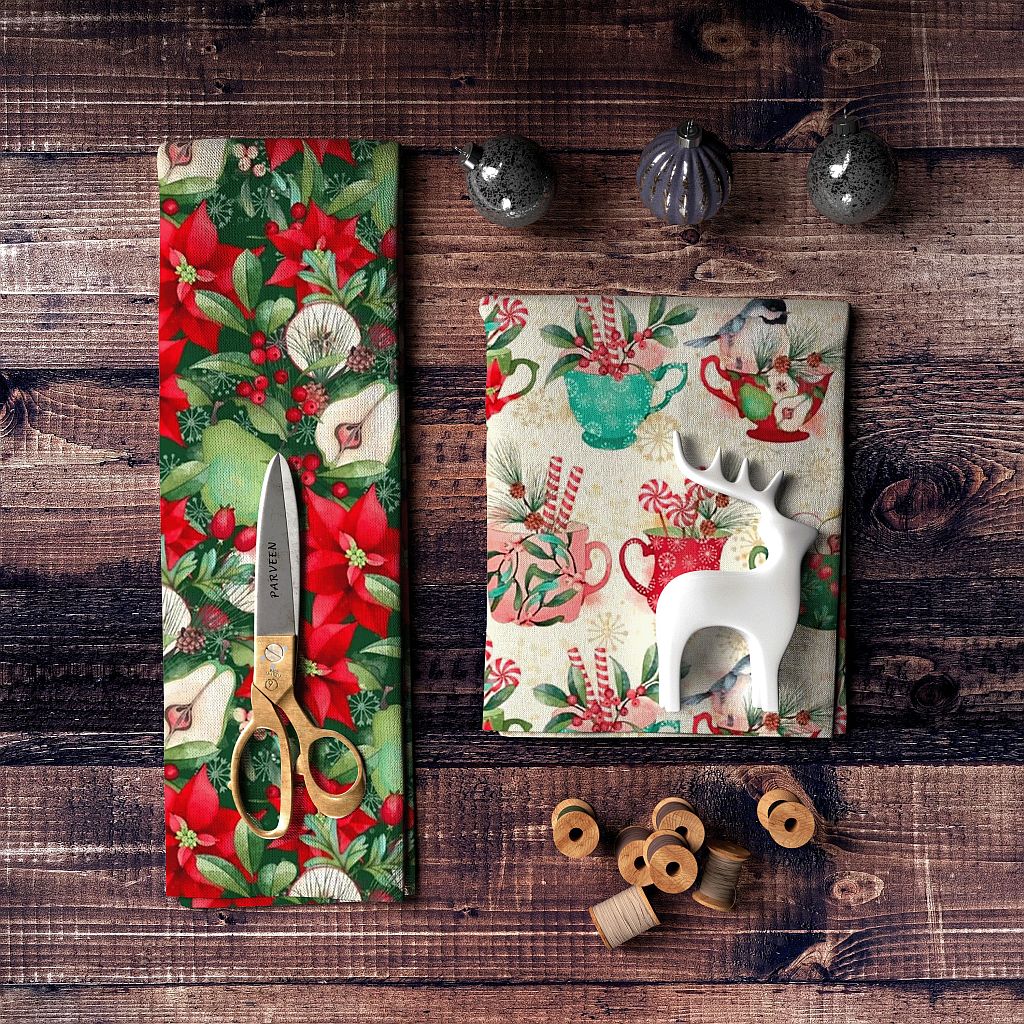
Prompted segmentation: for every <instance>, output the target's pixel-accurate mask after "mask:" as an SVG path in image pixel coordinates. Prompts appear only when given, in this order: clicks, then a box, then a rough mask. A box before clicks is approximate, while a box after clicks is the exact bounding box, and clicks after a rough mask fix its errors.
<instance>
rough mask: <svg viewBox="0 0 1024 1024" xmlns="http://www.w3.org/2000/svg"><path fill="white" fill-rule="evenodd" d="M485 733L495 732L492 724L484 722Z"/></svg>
mask: <svg viewBox="0 0 1024 1024" xmlns="http://www.w3.org/2000/svg"><path fill="white" fill-rule="evenodd" d="M484 732H494V726H493V725H491V723H490V722H484Z"/></svg>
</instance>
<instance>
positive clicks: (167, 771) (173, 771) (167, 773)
mask: <svg viewBox="0 0 1024 1024" xmlns="http://www.w3.org/2000/svg"><path fill="white" fill-rule="evenodd" d="M177 777H178V766H177V765H176V764H165V765H164V778H165V779H166V780H167V781H168V782H173V781H174V780H175V779H176V778H177Z"/></svg>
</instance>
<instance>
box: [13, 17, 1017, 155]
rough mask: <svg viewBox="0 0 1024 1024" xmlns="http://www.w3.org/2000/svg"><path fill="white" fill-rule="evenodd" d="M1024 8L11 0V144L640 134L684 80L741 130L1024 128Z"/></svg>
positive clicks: (982, 135)
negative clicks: (856, 117) (847, 123)
mask: <svg viewBox="0 0 1024 1024" xmlns="http://www.w3.org/2000/svg"><path fill="white" fill-rule="evenodd" d="M979 8H980V10H979ZM968 22H969V30H967V28H968ZM1021 26H1022V15H1021V10H1020V8H1019V5H1017V4H1016V3H1014V2H1013V0H989V2H986V3H983V4H979V5H971V6H970V7H968V6H965V5H961V4H959V3H956V4H948V3H943V4H931V3H914V4H913V5H911V6H910V7H909V8H906V7H903V6H900V5H891V4H884V3H845V2H828V3H814V4H804V3H799V2H797V0H777V2H774V3H772V4H763V3H760V2H758V0H721V2H718V3H692V4H682V5H679V4H674V3H670V2H668V0H659V2H652V3H645V2H642V0H614V2H607V3H606V2H602V0H586V2H580V3H573V4H569V3H546V2H543V0H529V2H519V3H508V2H502V3H487V2H483V0H460V2H453V3H445V4H435V3H430V2H414V0H406V2H401V3H381V4H375V5H372V6H367V5H363V4H352V5H340V6H339V5H337V4H334V3H331V2H330V0H315V2H310V3H305V4H303V5H302V7H301V8H300V9H292V8H291V7H290V6H288V5H277V4H265V3H235V2H218V3H212V4H199V3H189V2H185V0H170V2H167V3H159V2H157V0H142V2H139V3H134V4H127V3H115V4H113V5H112V4H110V3H108V2H102V3H101V2H97V0H88V2H80V3H76V4H74V5H70V6H69V8H67V9H61V8H54V7H53V6H52V5H48V4H45V3H43V2H41V0H10V2H8V4H7V7H6V13H5V18H4V22H3V34H2V37H0V45H2V48H3V53H4V57H5V91H6V100H5V106H4V108H3V117H2V119H0V148H2V149H33V150H54V149H71V148H74V149H86V150H92V149H103V150H118V149H126V148H133V149H134V148H139V147H142V148H146V147H149V146H153V145H155V144H156V143H158V142H160V141H162V140H163V138H164V137H166V136H172V137H187V136H192V137H197V136H201V135H209V134H211V133H215V132H218V131H223V129H224V125H226V124H234V125H238V124H240V123H244V124H246V125H248V126H250V128H251V130H252V131H254V132H259V133H262V134H269V135H274V134H292V135H332V134H339V133H340V134H364V135H368V136H372V137H393V138H397V139H398V140H399V141H401V142H404V143H407V144H414V145H420V146H430V147H436V146H439V145H450V144H454V143H457V142H462V141H464V140H465V138H466V136H467V135H477V134H481V133H484V132H493V131H494V130H495V129H498V130H500V129H509V128H517V129H519V130H521V131H523V132H524V133H526V134H529V135H531V136H533V137H535V138H536V139H537V140H538V141H539V142H541V143H543V144H546V145H554V146H560V147H570V148H584V149H586V148H592V147H593V146H594V144H595V142H598V143H599V144H600V145H601V146H602V147H605V148H609V149H630V150H632V149H637V148H639V147H640V146H641V145H642V143H643V141H644V140H646V139H648V138H650V137H652V136H653V135H654V134H655V132H656V130H657V129H658V128H660V127H662V126H663V125H664V124H665V123H672V122H673V121H675V120H677V119H678V118H679V116H680V101H681V100H682V101H683V102H684V103H685V105H686V107H687V112H688V113H694V114H696V115H697V116H699V117H701V118H702V119H705V120H707V121H708V122H710V123H715V124H723V125H728V127H729V129H730V130H729V133H728V134H727V136H726V138H727V140H728V141H730V142H731V143H732V144H734V145H738V146H750V147H756V148H767V147H782V148H786V147H793V148H799V149H806V148H808V147H809V146H811V145H812V144H813V142H814V140H815V139H816V138H817V137H818V135H819V134H820V132H821V131H822V130H823V129H824V126H825V124H826V123H827V116H826V117H823V116H822V111H823V109H824V110H825V112H826V115H827V114H828V113H833V112H835V111H836V110H837V109H838V108H839V107H841V106H842V105H843V104H844V103H846V104H849V106H850V108H851V109H852V110H854V111H855V112H856V113H858V114H863V115H864V116H865V117H866V118H868V119H869V120H870V121H871V122H872V123H873V124H874V125H875V126H877V127H878V128H880V129H882V130H883V131H884V132H885V133H886V134H887V135H889V136H890V138H891V139H892V141H893V143H894V144H896V145H899V146H904V147H909V146H940V147H942V146H950V145H955V146H961V145H968V146H1006V145H1020V143H1021V138H1022V129H1021V124H1020V117H1019V113H1020V106H1021V103H1022V99H1024V90H1022V86H1021V72H1020V62H1019V32H1020V29H1021ZM314 82H315V85H314V84H313V83H314ZM996 97H998V102H994V100H995V98H996ZM71 111H73V112H74V116H73V117H70V118H69V116H68V115H69V112H71Z"/></svg>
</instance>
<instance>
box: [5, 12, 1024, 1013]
mask: <svg viewBox="0 0 1024 1024" xmlns="http://www.w3.org/2000/svg"><path fill="white" fill-rule="evenodd" d="M1022 28H1024V10H1022V8H1021V6H1020V5H1019V4H1018V3H1017V2H1016V0H979V2H976V3H971V2H966V0H960V2H958V0H948V2H932V3H927V2H908V3H906V4H896V3H888V2H885V0H873V2H872V0H864V2H860V0H849V2H839V0H836V2H830V0H815V2H795V0H794V2H791V0H778V2H774V3H773V2H757V0H747V2H740V0H719V2H700V3H696V2H695V3H683V2H677V3H669V2H665V0H648V2H640V0H635V2H631V0H609V2H604V3H602V2H597V0H592V2H582V3H576V4H570V3H544V2H540V0H535V2H518V3H511V2H505V3H499V2H493V3H489V2H484V0H477V2H471V0H459V2H454V0H453V2H447V3H429V2H422V0H415V2H414V0H407V2H390V3H384V2H379V3H344V4H342V3H331V2H328V0H310V2H307V3H303V4H289V3H272V2H266V3H263V2H255V0H252V2H247V0H222V2H218V3H208V4H203V5H200V4H198V3H197V4H191V3H186V2H184V0H162V2H157V0H133V2H131V3H128V2H122V0H84V2H76V3H71V2H70V0H68V2H66V3H64V4H59V3H46V2H45V0H3V3H2V6H0V78H2V96H0V868H2V874H0V905H2V907H3V919H2V922H0V931H2V934H0V948H2V950H3V954H2V956H0V981H2V982H3V987H0V1008H2V1009H3V1010H4V1011H6V1012H7V1013H8V1014H9V1015H11V1016H12V1017H14V1019H18V1018H22V1019H30V1020H32V1019H42V1018H44V1017H45V1018H46V1019H49V1020H55V1021H68V1022H70V1021H101V1020H103V1021H108V1020H109V1021H134V1020H139V1019H143V1018H145V1019H149V1020H153V1021H174V1022H180V1021H182V1020H189V1021H194V1022H199V1021H215V1022H226V1021H240V1020H245V1021H249V1020H253V1019H260V1020H275V1021H301V1022H305V1021H310V1020H324V1021H328V1020H363V1019H385V1020H399V1019H401V1020H414V1021H424V1020H436V1021H480V1022H482V1024H486V1022H490V1021H506V1020H543V1021H564V1020H570V1021H575V1020H597V1019H600V1020H616V1021H627V1020H628V1021H636V1022H640V1024H646V1022H647V1021H652V1022H653V1021H661V1020H666V1019H690V1017H691V1016H692V1017H693V1019H707V1020H718V1019H729V1020H736V1021H745V1020H763V1021H765V1022H768V1024H775V1022H780V1024H789V1022H793V1021H798V1022H799V1021H808V1022H810V1021H814V1022H822V1024H833V1022H836V1024H839V1022H846V1021H850V1022H854V1024H860V1022H862V1021H864V1022H871V1024H885V1022H890V1021H892V1022H896V1021H900V1022H902V1021H905V1020H907V1019H912V1018H919V1019H923V1020H928V1021H965V1022H975V1021H979V1022H980V1021H985V1022H986V1024H1001V1022H1003V1021H1006V1022H1010V1021H1018V1020H1020V1019H1021V1017H1022V1016H1024V985H1022V983H1021V980H1020V979H1021V977H1022V952H1024V895H1022V886H1024V872H1022V870H1021V864H1020V858H1021V854H1020V851H1021V847H1022V844H1024V827H1022V825H1021V812H1020V808H1021V796H1020V784H1019V776H1020V771H1021V766H1022V764H1024V629H1022V625H1021V607H1022V598H1024V574H1022V569H1021V557H1020V550H1021V542H1022V540H1024V514H1022V511H1021V508H1022V498H1024V485H1022V484H1021V482H1020V480H1018V472H1019V470H1020V469H1021V467H1022V465H1024V439H1022V436H1021V427H1022V413H1024V399H1022V398H1021V394H1022V389H1021V374H1022V371H1021V359H1020V356H1021V340H1022V335H1024V332H1022V329H1021V318H1022V300H1021V280H1022V270H1024V207H1022V205H1021V203H1020V199H1019V194H1020V187H1021V177H1022V168H1024V119H1022V116H1021V115H1022V112H1024V64H1022V63H1021V60H1020V40H1021V30H1022ZM844 104H846V105H848V106H849V107H850V109H852V110H854V111H855V112H856V113H858V114H859V115H861V116H862V117H863V118H864V119H865V120H866V121H867V122H868V123H869V124H870V126H871V127H873V128H875V129H877V130H879V131H880V132H881V133H882V134H883V135H885V136H886V137H887V138H888V139H889V140H890V141H891V142H892V143H893V144H894V145H896V146H898V147H900V162H901V186H900V191H899V195H898V197H897V200H896V202H895V204H894V206H893V207H892V209H891V210H890V211H889V212H888V213H887V214H886V215H884V216H883V217H882V218H881V219H880V220H878V221H877V222H875V223H873V224H871V225H868V226H866V227H861V228H842V227H837V226H834V225H831V224H829V223H827V222H825V221H823V220H821V219H820V218H819V217H817V215H816V214H815V213H814V211H813V210H812V208H811V207H810V204H809V203H808V201H807V197H806V192H805V189H804V185H803V175H804V171H805V167H806V160H807V154H808V152H809V151H810V150H811V149H812V148H813V146H814V145H815V144H816V142H817V141H818V139H819V138H820V137H821V133H822V132H823V131H825V130H827V125H828V122H829V120H830V118H831V116H832V115H834V113H835V112H836V111H837V110H838V109H839V108H840V107H842V106H843V105H844ZM690 113H693V114H696V115H697V116H698V117H700V118H701V119H703V120H705V121H706V123H708V124H709V125H710V126H712V127H714V128H715V129H716V130H719V131H720V132H721V134H722V135H723V136H724V137H725V138H726V139H727V140H728V141H729V142H730V143H731V144H733V145H734V147H735V148H736V150H737V156H736V191H735V197H734V199H733V200H732V202H731V203H730V206H729V207H728V209H727V210H726V211H725V212H723V214H722V215H720V216H719V217H717V218H716V219H715V220H713V221H712V222H710V223H709V224H707V225H704V226H702V227H701V228H700V229H692V230H688V231H679V230H672V229H666V228H661V227H659V226H657V225H656V224H654V223H652V221H651V220H650V218H649V217H648V216H647V215H646V214H645V212H644V211H643V209H642V207H641V206H640V204H639V202H638V201H637V199H636V197H635V194H634V188H633V184H632V175H633V170H634V166H635V160H636V156H637V153H638V152H639V149H640V148H641V147H642V145H643V144H644V142H645V141H646V140H647V139H648V138H650V137H651V136H652V135H653V134H654V133H655V132H656V131H657V130H659V129H661V128H663V127H665V126H667V125H669V124H672V123H673V122H675V121H677V120H679V119H680V118H681V117H683V116H684V115H686V114H690ZM513 129H514V130H518V131H520V132H523V133H525V134H529V135H532V136H533V137H535V138H536V139H538V141H540V142H542V143H543V144H545V145H546V146H548V147H549V148H550V150H551V152H552V155H553V158H554V160H555V162H556V163H557V165H558V169H559V171H560V174H561V193H560V196H559V199H558V201H557V202H556V205H555V207H554V209H553V212H552V215H551V216H550V217H549V218H548V219H547V220H546V221H544V222H543V223H542V224H540V225H538V226H537V228H536V229H534V230H531V231H529V232H526V233H521V234H513V233H508V232H504V231H502V230H500V229H498V228H495V227H492V226H491V225H488V224H486V223H484V222H483V221H481V220H480V219H479V218H478V217H477V216H476V215H475V214H474V213H473V212H472V210H471V208H470V207H469V205H468V202H467V199H466V195H465V190H464V186H463V184H462V182H461V180H460V175H459V169H458V166H457V164H456V163H455V162H454V161H453V160H452V158H451V157H450V155H449V153H450V147H451V146H452V145H453V144H454V143H456V142H463V141H466V140H468V139H472V138H480V137H483V136H485V135H487V134H492V133H496V132H499V131H503V130H513ZM225 133H226V134H231V133H234V134H243V135H244V134H259V133H266V134H311V135H335V134H337V135H360V134H363V135H368V136H372V137H390V138H397V139H398V140H399V141H401V142H402V143H404V144H405V145H406V150H405V161H404V170H403V175H404V182H405V192H406V200H405V208H404V217H405V239H406V251H407V257H408V259H407V301H406V304H405V324H406V338H407V342H408V356H409V359H408V361H409V379H408V384H407V396H408V405H409V432H408V447H409V456H410V464H411V470H412V480H411V510H412V558H413V584H414V593H413V609H414V616H415V635H414V638H413V639H414V644H413V648H414V658H413V670H414V680H415V691H416V743H417V767H418V799H419V809H420V831H419V835H420V840H421V851H422V869H421V873H420V881H421V889H422V892H421V895H420V896H419V897H418V898H417V899H416V900H415V901H414V902H412V903H410V904H408V905H406V906H404V907H396V908H390V909H389V908H383V907H351V908H348V907H342V908H300V909H280V910H259V911H249V912H245V911H184V910H181V909H179V908H178V907H176V906H174V905H171V904H170V903H169V902H168V901H167V900H166V899H165V898H164V896H163V844H162V831H163V822H162V817H161V805H160V768H159V765H160V761H161V757H160V728H159V727H160V711H159V709H160V651H159V628H158V626H159V624H158V617H159V605H158V600H157V598H158V592H157V581H158V565H157V563H158V558H157V514H156V508H157V500H156V499H157V450H156V403H157V374H156V340H155V337H156V305H155V291H156V268H157V249H156V237H157V216H156V210H157V204H156V191H155V187H154V180H153V179H154V161H153V158H152V153H153V150H154V149H155V147H156V146H157V144H158V143H159V142H161V141H163V140H164V139H165V138H184V137H189V136H202V135H208V134H225ZM497 289H500V290H512V289H528V290H539V291H565V290H568V291H579V290H591V291H596V290H621V291H627V292H648V291H663V292H683V293H688V294H698V295H718V294H744V293H750V292H751V291H755V292H757V293H758V294H764V295H791V296H794V295H801V296H803V295H808V296H841V297H845V298H848V299H849V300H850V301H851V302H852V304H853V306H854V310H855V314H854V321H853V334H852V344H851V360H852V362H851V373H850V427H849V478H848V482H849V492H850V499H851V503H850V511H849V517H848V529H849V540H850V563H851V569H852V576H851V606H850V618H851V623H850V627H851V634H852V638H853V639H852V652H851V657H852V678H851V685H852V698H853V699H852V706H851V729H852V731H851V734H850V736H849V737H848V738H847V739H846V740H844V741H839V742H835V743H828V744H822V743H767V742H763V741H761V742H757V741H755V742H727V743H717V742H710V741H706V740H693V741H685V742H684V741H680V742H668V743H666V742H658V743H653V742H652V743H646V744H645V743H629V744H618V743H615V742H609V741H605V742H594V743H586V744H584V743H578V744H562V743H557V742H550V743H538V742H529V741H520V742H515V741H511V740H502V739H500V738H496V737H487V736H485V735H483V734H482V733H481V732H480V731H479V730H478V721H479V690H480V683H479V680H480V664H481V654H482V643H483V627H484V621H483V600H482V589H483V559H482V551H483V533H484V510H483V505H484V494H483V446H484V425H483V410H482V403H481V400H480V398H481V392H482V385H483V351H482V348H483V345H482V338H481V336H480V330H479V323H478V320H477V317H476V313H475V307H476V302H477V299H478V297H479V295H480V294H481V293H482V292H486V291H490V290H497ZM780 782H781V783H785V784H787V785H790V786H792V787H795V788H797V789H798V790H799V791H800V792H802V793H803V794H805V795H806V797H807V798H808V800H809V801H810V802H812V803H813V805H814V807H815V809H816V813H817V814H818V816H819V820H820V823H821V826H820V830H819V833H818V836H817V837H816V839H815V842H814V844H813V846H811V847H809V848H807V849H805V850H802V851H797V852H788V853H787V852H783V851H780V850H778V849H776V848H774V847H772V846H771V845H770V844H769V843H768V842H766V841H765V838H764V835H763V833H761V832H760V831H759V830H758V828H757V826H756V822H755V817H754V800H753V797H754V796H756V795H757V794H758V793H759V792H761V790H762V788H763V787H764V786H766V785H768V784H777V783H780ZM679 789H681V790H683V791H689V792H691V794H692V796H693V798H694V800H695V802H696V803H697V804H698V805H699V806H700V807H701V809H702V810H703V811H704V812H705V814H706V816H707V817H708V819H709V821H711V822H713V823H714V824H715V825H716V827H718V828H719V829H720V830H721V831H722V832H724V833H725V834H726V835H729V836H731V837H733V838H736V839H740V840H741V841H743V842H745V843H747V844H748V845H749V846H750V847H751V849H752V850H753V851H754V854H755V857H754V859H753V861H752V864H751V868H750V870H749V871H748V872H747V874H746V876H745V881H744V885H743V891H742V898H741V903H740V906H739V908H738V910H737V912H736V913H735V914H733V915H731V916H730V917H727V918H724V917H720V916H717V915H714V914H712V913H711V912H707V911H703V910H701V909H700V908H698V907H697V906H696V905H694V904H692V902H691V901H689V900H686V899H683V900H677V901H669V902H665V901H662V902H661V903H660V904H659V910H660V911H661V912H662V915H663V919H664V921H665V926H664V927H663V928H662V929H660V930H659V931H657V932H655V933H652V934H651V935H650V936H648V937H647V939H646V940H645V941H643V942H641V943H637V944H635V945H634V946H633V947H629V948H626V949H623V950H620V951H618V952H616V953H609V952H607V951H605V950H604V949H603V948H602V947H601V946H600V945H599V943H598V942H597V940H596V938H595V936H594V934H593V932H592V930H591V928H590V925H589V921H588V919H587V917H586V913H585V907H586V905H587V904H588V903H589V902H592V901H593V900H595V899H598V898H602V897H604V896H606V895H608V894H610V893H611V892H612V891H614V890H615V889H616V888H617V885H616V881H615V877H614V872H613V870H612V868H611V865H610V863H609V861H608V860H607V859H594V860H591V861H588V862H586V863H583V864H580V865H569V864H568V863H567V862H565V861H563V860H561V859H560V858H558V857H557V856H556V855H554V853H553V850H552V848H551V846H550V844H549V842H548V839H547V829H546V825H545V819H546V817H547V814H548V811H549V809H550V807H551V805H552V804H553V803H554V802H555V801H556V800H558V799H559V798H561V797H562V796H564V795H566V794H568V793H579V794H581V795H584V796H587V797H589V798H591V799H592V800H593V801H594V803H595V804H596V805H597V807H598V808H599V809H600V811H601V814H602V817H603V818H604V819H605V820H606V821H607V822H608V823H609V824H610V825H613V826H616V825H622V824H625V823H627V821H628V820H629V819H631V818H632V817H634V816H635V808H637V807H644V806H647V805H649V804H650V803H652V802H653V799H654V797H656V796H660V795H662V794H665V793H668V792H672V791H675V790H679ZM794 982H795V983H801V982H802V983H804V984H792V983H794ZM569 983H571V984H569Z"/></svg>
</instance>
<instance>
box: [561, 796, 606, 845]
mask: <svg viewBox="0 0 1024 1024" xmlns="http://www.w3.org/2000/svg"><path fill="white" fill-rule="evenodd" d="M551 831H552V834H553V835H554V839H555V846H557V847H558V851H559V852H560V853H563V854H565V856H566V857H571V858H572V859H573V860H577V859H578V858H580V857H586V856H588V855H589V854H591V853H593V852H594V850H595V849H596V848H597V844H598V843H599V842H600V840H601V829H600V827H599V826H598V824H597V817H596V815H595V814H594V808H593V807H591V806H590V804H588V803H587V801H586V800H581V799H579V797H570V798H569V799H568V800H563V801H562V802H561V803H560V804H557V805H556V806H555V809H554V810H553V811H552V812H551Z"/></svg>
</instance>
